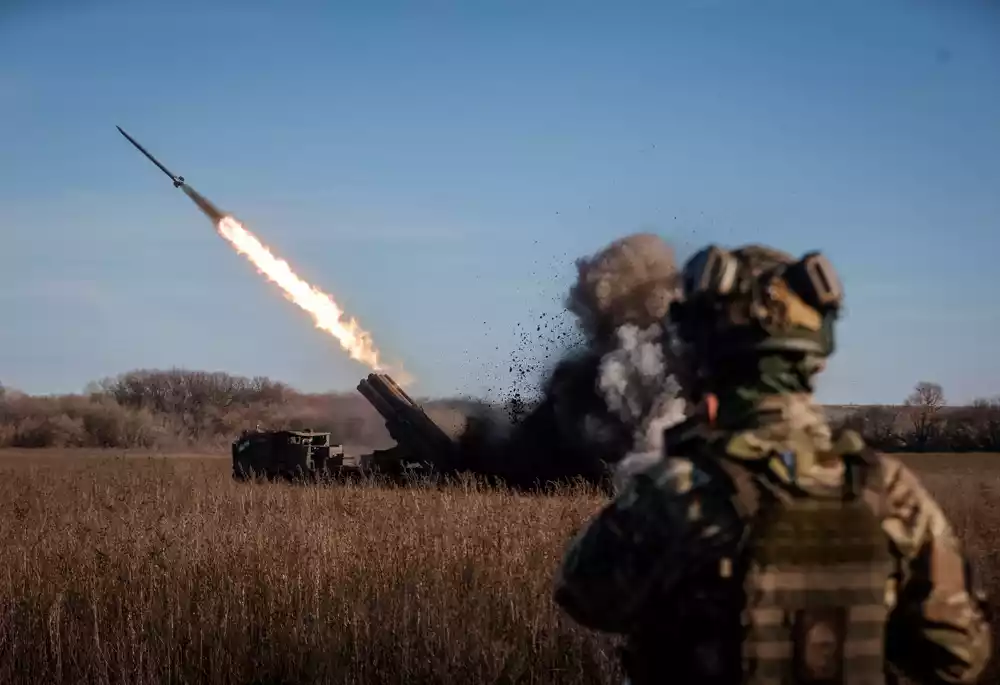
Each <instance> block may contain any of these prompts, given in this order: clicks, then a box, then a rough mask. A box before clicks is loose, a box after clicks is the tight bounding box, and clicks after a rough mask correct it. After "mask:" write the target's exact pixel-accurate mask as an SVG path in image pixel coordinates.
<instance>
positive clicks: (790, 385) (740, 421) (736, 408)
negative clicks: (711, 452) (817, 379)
mask: <svg viewBox="0 0 1000 685" xmlns="http://www.w3.org/2000/svg"><path fill="white" fill-rule="evenodd" d="M724 378H725V379H726V381H727V382H725V383H721V384H719V386H718V387H716V388H715V390H714V393H715V395H716V396H717V397H718V400H719V408H718V415H717V418H716V421H715V424H716V425H717V426H718V427H719V428H723V429H742V428H751V427H755V426H760V425H765V424H768V423H774V422H778V421H782V420H783V418H784V416H786V414H787V410H788V408H789V406H790V405H792V404H795V405H799V406H801V405H808V404H813V396H812V392H813V388H812V375H811V374H809V373H808V372H807V371H805V370H804V369H802V368H801V367H800V365H799V364H796V363H795V362H793V361H791V360H788V359H785V358H783V357H781V356H778V355H776V356H773V357H763V358H761V359H760V360H759V361H758V363H757V365H756V367H755V368H753V369H747V371H746V372H745V373H743V374H740V373H738V371H736V370H734V371H732V372H730V373H729V374H727V375H726V376H725V377H724Z"/></svg>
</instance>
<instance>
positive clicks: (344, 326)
mask: <svg viewBox="0 0 1000 685" xmlns="http://www.w3.org/2000/svg"><path fill="white" fill-rule="evenodd" d="M216 230H218V232H219V235H221V236H222V237H223V238H225V239H226V241H227V242H229V244H230V245H232V246H233V248H235V250H236V251H237V252H239V253H240V254H242V255H243V256H244V257H246V258H247V259H249V260H250V263H252V264H253V265H254V266H255V267H256V268H257V271H258V272H260V273H261V274H263V276H264V277H265V278H267V279H268V280H269V281H271V282H272V283H274V284H275V285H277V286H278V287H279V288H281V290H282V292H283V293H284V295H285V297H286V298H288V299H289V300H291V301H292V302H294V303H295V304H296V305H298V306H299V307H300V308H302V309H304V310H305V311H306V312H308V313H309V315H310V316H312V318H313V321H315V322H316V328H318V329H320V330H322V331H325V332H327V333H329V334H330V335H332V336H333V337H334V338H336V339H337V341H338V342H339V343H340V345H341V347H343V348H344V349H345V350H346V351H347V353H348V354H349V355H350V356H351V358H352V359H354V360H357V361H359V362H361V363H363V364H365V365H367V366H368V367H370V368H371V369H373V370H375V371H379V370H382V369H383V368H384V367H383V366H382V364H381V362H380V361H379V352H378V350H377V349H376V348H375V345H374V343H373V342H372V339H371V335H370V334H369V333H368V332H367V331H365V330H363V329H362V328H361V327H360V326H359V325H358V323H357V321H355V320H354V319H353V318H349V319H347V320H346V321H345V320H344V310H342V309H341V308H340V307H339V306H338V305H337V303H336V302H334V300H333V298H332V297H330V296H329V295H327V294H326V293H324V292H323V291H322V290H319V289H318V288H316V287H315V286H312V285H310V284H309V283H307V282H305V281H304V280H302V279H301V278H299V276H298V275H296V273H295V272H294V271H293V270H292V267H291V266H289V264H288V262H286V261H284V260H283V259H279V258H277V257H275V256H274V255H273V254H271V251H270V250H268V249H267V247H266V246H264V244H263V243H261V242H260V240H259V239H258V238H257V236H255V235H254V234H253V233H251V232H250V231H248V230H247V229H246V228H244V227H243V225H242V224H241V223H240V222H239V221H237V220H236V219H234V218H233V217H231V216H223V217H222V218H221V219H219V220H218V222H217V223H216Z"/></svg>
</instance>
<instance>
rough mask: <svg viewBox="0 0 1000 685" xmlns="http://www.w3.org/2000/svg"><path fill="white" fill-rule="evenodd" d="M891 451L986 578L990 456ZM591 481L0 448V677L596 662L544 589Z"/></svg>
mask: <svg viewBox="0 0 1000 685" xmlns="http://www.w3.org/2000/svg"><path fill="white" fill-rule="evenodd" d="M907 461H909V463H911V464H912V465H913V466H914V467H915V468H917V469H918V470H919V471H920V472H921V473H922V474H923V475H924V477H925V479H926V482H927V483H928V485H929V487H930V488H931V489H932V491H933V492H934V494H935V495H937V496H938V497H939V498H940V500H941V502H942V504H943V506H944V507H945V509H946V510H947V511H948V513H949V514H950V515H951V517H952V518H953V520H954V522H955V524H956V527H957V528H958V529H959V531H960V532H961V533H962V534H963V535H964V536H965V538H966V539H967V540H968V544H969V545H970V547H971V548H972V550H973V551H974V552H975V554H976V555H977V556H978V558H979V560H980V571H981V573H983V574H984V576H985V578H986V581H987V584H988V586H989V589H990V590H991V592H993V593H995V594H996V596H998V597H1000V553H998V552H997V551H995V550H994V548H993V545H992V544H991V542H992V540H993V539H994V538H995V537H996V536H997V535H1000V455H962V456H958V455H922V456H919V457H916V456H914V457H909V458H907ZM600 501H601V500H600V498H599V497H598V496H596V495H595V494H594V493H590V492H587V491H586V490H584V489H582V488H581V489H578V490H576V491H572V492H566V493H565V494H563V495H559V496H550V497H530V496H524V495H516V494H511V493H503V492H497V491H492V490H487V489H483V488H479V487H477V486H475V485H474V484H471V483H470V484H466V485H464V486H454V487H451V488H448V489H445V490H432V489H429V488H396V489H392V488H380V487H375V486H372V485H346V486H341V487H330V488H317V487H313V488H308V487H295V486H288V485H271V484H269V485H244V484H237V483H233V482H232V481H231V480H230V479H229V461H228V460H227V459H225V458H212V457H195V456H183V455H179V456H172V457H150V456H144V455H126V454H109V453H103V454H102V453H87V452H85V451H84V450H66V451H62V452H60V451H46V450H25V451H14V450H6V451H3V452H0V540H2V541H3V546H2V548H0V682H2V683H11V684H15V683H32V684H37V683H108V684H110V683H137V684H146V683H149V684H152V683H158V684H159V683H213V684H214V683H240V684H249V683H260V684H262V685H263V684H264V683H267V684H277V683H306V682H321V683H326V682H329V683H341V682H343V683H355V682H357V683H360V682H365V683H375V682H380V683H401V682H409V683H444V682H448V683H451V682H467V683H515V682H517V683H530V682H539V683H543V682H544V683H588V682H589V683H597V682H613V681H614V680H615V679H617V677H618V675H619V674H618V673H617V671H616V667H615V665H614V659H613V644H612V643H611V642H610V641H608V640H606V639H603V638H599V637H595V636H593V635H591V634H588V633H586V632H584V631H581V630H578V629H576V628H574V627H573V626H572V625H571V624H569V623H568V622H566V621H565V620H563V619H562V618H561V617H560V616H559V615H558V613H557V612H556V611H555V609H554V608H553V606H552V604H551V602H550V600H549V588H550V580H551V573H552V571H553V569H554V567H555V565H556V564H557V562H558V560H559V556H560V554H561V550H562V547H563V545H564V543H565V541H566V539H567V537H568V536H569V535H570V534H571V532H572V531H573V530H574V529H575V528H576V527H577V526H578V525H579V523H580V522H581V521H582V520H583V519H584V518H585V517H587V516H588V515H589V514H590V513H591V512H592V511H594V509H595V508H596V507H598V506H599V504H600ZM995 679H996V671H994V673H993V674H992V676H990V677H988V678H987V679H984V682H994V681H995Z"/></svg>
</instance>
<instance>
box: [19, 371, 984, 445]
mask: <svg viewBox="0 0 1000 685" xmlns="http://www.w3.org/2000/svg"><path fill="white" fill-rule="evenodd" d="M468 404H469V402H467V401H462V400H457V399H450V400H449V399H440V400H434V401H428V402H425V406H426V407H428V409H429V411H430V413H431V414H432V416H433V413H434V411H435V409H442V408H443V409H455V408H458V409H460V410H461V409H462V408H463V405H465V406H467V405H468ZM472 404H475V403H472ZM831 421H832V422H833V423H835V424H837V425H840V426H844V427H848V428H853V429H855V430H857V431H859V432H860V433H861V434H862V435H863V436H864V437H865V438H866V440H867V441H868V442H869V443H870V444H871V445H872V446H873V447H876V448H877V449H881V450H884V451H889V452H900V451H902V452H956V451H989V452H992V451H1000V398H994V399H983V400H977V401H976V402H974V403H972V404H971V405H969V406H950V405H948V404H947V403H946V401H945V395H944V391H943V389H942V388H941V386H940V385H938V384H935V383H929V382H921V383H918V384H917V385H916V387H915V388H914V391H913V392H912V393H911V394H910V396H909V397H907V398H906V400H905V401H904V403H903V404H902V405H900V406H867V407H841V408H839V409H837V410H836V411H834V409H833V408H831ZM254 427H261V428H291V429H303V428H311V429H314V430H321V431H329V432H330V433H331V434H332V435H331V437H332V439H333V440H334V441H335V442H339V443H344V444H350V445H363V446H369V447H382V446H386V445H388V444H391V442H390V440H389V437H388V434H387V433H386V430H385V426H384V424H383V422H382V418H381V417H380V416H379V414H378V413H377V412H376V411H375V410H374V409H373V408H372V407H371V405H369V404H368V403H367V402H366V401H365V400H364V399H363V398H362V397H361V396H360V395H358V394H356V393H353V392H352V393H324V394H315V393H302V392H299V391H297V390H295V389H294V388H291V387H290V386H288V385H286V384H284V383H280V382H278V381H274V380H271V379H269V378H264V377H252V378H248V377H243V376H235V375H231V374H227V373H222V372H206V371H191V370H187V369H167V370H157V369H138V370H134V371H129V372H127V373H123V374H120V375H118V376H115V377H112V378H106V379H104V380H101V381H98V382H95V383H91V384H90V385H89V386H88V387H87V388H86V389H85V391H84V392H83V393H81V394H71V395H47V396H32V395H26V394H24V393H20V392H17V391H14V390H9V389H4V388H3V386H2V385H0V447H101V448H103V447H111V448H142V449H163V450H174V449H194V450H202V449H205V450H218V449H223V448H225V447H226V446H227V445H228V444H229V443H230V442H231V441H232V440H233V438H235V437H236V435H238V434H239V433H240V431H242V430H244V429H247V428H254Z"/></svg>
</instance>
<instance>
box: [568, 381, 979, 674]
mask: <svg viewBox="0 0 1000 685" xmlns="http://www.w3.org/2000/svg"><path fill="white" fill-rule="evenodd" d="M760 409H761V412H760V416H759V417H758V418H759V419H760V420H758V421H756V422H755V423H754V425H752V426H751V427H750V428H743V429H729V430H725V429H724V428H722V427H713V428H712V429H706V427H705V426H704V425H696V424H693V423H692V422H688V423H686V424H683V425H681V426H677V427H675V428H674V429H671V431H668V433H671V432H673V433H674V434H675V435H676V434H677V433H678V432H684V431H687V432H689V433H690V431H696V432H700V433H701V434H702V435H703V436H704V439H705V440H708V441H709V442H710V443H711V445H712V446H713V449H715V450H719V451H720V452H716V453H724V454H726V455H728V457H729V458H731V459H736V460H744V461H746V462H757V463H758V464H766V465H767V468H769V469H770V470H771V471H772V472H773V473H774V474H775V475H776V476H778V479H777V480H778V481H779V482H780V481H782V480H783V481H784V482H786V483H787V484H788V485H789V486H792V485H794V486H795V487H799V488H804V489H806V490H808V488H809V487H810V486H811V485H814V484H820V483H827V484H829V483H830V482H831V481H842V480H843V478H844V468H843V462H842V461H841V460H840V459H837V460H830V459H826V460H824V459H823V455H827V456H829V455H830V454H833V453H834V452H835V451H836V447H837V445H836V444H835V443H836V441H837V440H836V439H835V438H834V436H831V432H830V429H829V426H828V425H827V423H826V421H825V419H824V418H823V415H822V410H821V409H820V408H818V407H816V406H815V405H814V404H812V402H811V398H810V397H809V396H807V395H801V396H796V395H779V396H775V397H773V398H766V399H765V400H764V401H762V402H761V408H760ZM762 417H768V418H766V419H764V418H762ZM840 439H847V440H851V439H853V440H859V438H858V437H857V436H856V435H854V434H845V435H844V436H842V437H841V438H840ZM676 442H677V441H676V440H673V439H671V437H669V436H668V438H667V440H666V449H667V451H668V453H669V451H670V445H671V444H675V443H676ZM681 442H683V440H682V441H681ZM789 449H793V450H795V452H796V454H797V455H798V457H799V458H798V461H797V463H796V465H795V469H794V471H790V470H789V469H787V468H785V466H783V464H782V462H781V461H780V460H778V459H775V458H774V457H775V455H779V454H783V453H786V452H787V451H788V450H789ZM878 458H879V459H880V460H881V469H880V472H881V473H882V475H883V480H884V488H885V492H886V496H887V504H888V511H887V515H886V516H885V517H884V519H883V524H882V528H883V530H884V532H885V535H886V537H887V539H888V541H889V547H890V550H891V552H892V554H893V557H894V559H895V562H894V565H895V572H894V573H893V574H892V576H891V577H890V578H887V579H886V588H887V591H886V601H887V603H888V605H889V608H890V614H889V621H888V625H887V629H886V633H885V634H886V641H885V653H886V658H887V660H888V661H889V665H890V666H891V667H893V668H894V670H896V671H899V672H902V673H903V674H906V675H907V676H909V677H911V678H913V679H915V680H917V681H918V682H942V683H973V682H975V681H976V680H977V678H978V677H979V676H980V674H981V673H982V672H983V670H984V668H985V666H986V664H987V662H988V660H989V657H990V654H991V651H992V635H991V631H990V627H989V622H988V618H987V616H986V603H985V598H984V597H983V595H982V593H981V592H980V591H979V588H978V587H977V586H976V584H975V580H974V578H973V574H972V571H971V564H970V563H969V562H968V560H967V559H966V557H965V555H964V553H963V551H962V546H961V544H960V542H959V540H958V539H957V537H956V535H955V533H954V531H953V530H952V527H951V525H950V524H949V522H948V520H947V519H946V517H945V515H944V514H943V512H942V511H941V509H940V507H939V506H938V504H937V503H936V502H935V501H934V499H933V498H932V497H931V496H930V494H929V493H928V492H927V491H926V489H925V488H924V487H923V486H922V484H921V483H920V481H919V480H918V478H917V477H916V476H915V475H914V474H913V473H912V472H911V471H910V470H909V469H908V468H907V467H905V466H904V465H903V464H901V463H900V462H899V461H897V460H895V459H892V458H890V457H886V456H881V455H880V456H879V457H878ZM719 479H720V474H719V473H718V472H713V471H712V470H711V469H709V470H707V471H705V470H700V469H697V468H694V467H693V464H692V462H691V461H689V460H688V459H687V458H686V457H685V456H684V455H683V454H678V455H670V456H669V457H665V458H663V459H659V460H657V461H655V462H653V463H652V464H650V465H648V466H647V467H645V468H644V469H642V470H640V471H638V472H637V473H635V474H632V475H630V476H629V478H628V479H627V481H626V482H625V484H624V486H623V487H622V488H621V490H620V491H619V493H618V494H617V496H616V497H615V498H614V500H613V501H612V502H610V503H609V504H608V505H607V506H605V507H604V508H603V509H602V510H601V511H600V512H598V513H597V515H596V516H595V517H594V518H593V519H592V520H591V521H590V522H589V523H588V525H587V526H586V527H585V528H584V529H583V530H582V531H581V532H580V533H579V534H578V535H577V536H576V538H575V539H574V540H573V541H572V543H571V544H570V546H569V548H568V550H567V552H566V556H565V558H564V560H563V564H562V566H561V567H560V569H559V570H558V572H557V576H556V580H555V592H554V599H555V601H556V603H557V604H558V605H559V606H560V607H561V608H562V609H563V610H564V611H565V612H566V613H567V614H568V615H569V616H570V617H571V618H573V619H574V620H575V621H577V622H578V623H580V624H582V625H584V626H586V627H589V628H592V629H595V630H601V631H605V632H612V633H619V634H622V635H624V636H627V638H628V639H629V640H633V639H635V638H636V634H637V633H641V632H647V633H648V632H649V630H650V627H651V626H652V627H653V632H654V633H655V634H656V635H657V637H656V640H655V646H653V647H652V649H654V650H656V652H655V654H656V657H655V658H658V659H663V660H665V661H668V662H671V666H668V668H670V669H671V672H672V673H697V670H698V669H697V667H681V666H679V667H678V669H677V670H676V671H675V670H674V669H673V668H672V662H673V661H674V660H676V661H677V662H678V664H679V663H680V662H683V661H688V662H690V661H691V660H693V659H695V658H696V656H695V655H697V654H698V653H699V652H698V645H697V644H693V643H695V642H697V641H699V640H702V639H704V640H710V639H713V638H717V639H723V640H724V639H727V636H731V635H735V632H730V629H731V630H732V631H735V630H737V628H738V621H737V620H736V619H734V617H733V616H732V614H737V615H738V614H739V611H740V607H734V606H728V607H725V606H723V607H722V608H720V606H719V605H718V604H713V603H712V602H711V601H710V599H711V588H704V587H702V585H703V584H702V583H701V581H700V580H699V576H700V575H701V574H700V573H699V569H702V568H704V564H706V563H708V562H710V560H711V559H712V558H713V557H714V556H717V555H718V554H719V553H720V551H722V550H725V549H726V548H731V547H732V546H733V543H734V539H735V537H736V536H737V535H738V533H736V532H733V530H732V529H733V528H738V527H739V526H734V525H733V524H734V522H733V521H731V520H727V516H729V517H730V518H731V514H727V511H728V510H727V509H726V507H724V506H720V505H719V502H721V501H723V500H725V499H726V496H727V495H726V492H725V489H724V488H722V487H721V486H720V485H719V484H718V483H716V482H715V481H716V480H719ZM692 511H698V512H701V513H702V515H701V516H692V515H691V512H692ZM694 519H698V522H697V523H695V522H694ZM706 598H708V599H706ZM713 612H714V614H715V615H712V614H713ZM720 612H721V613H720ZM679 614H682V615H683V619H680V618H679V617H678V615H679ZM726 614H729V615H728V616H727V615H726ZM729 654H730V655H732V654H734V652H731V651H730V652H729ZM727 658H728V657H727ZM701 681H703V682H704V681H705V679H704V678H702V679H701ZM674 682H685V680H684V678H683V676H682V677H680V678H679V679H677V680H675V681H674ZM718 682H732V681H730V680H728V679H726V678H723V679H721V680H719V681H718ZM735 682H738V680H735Z"/></svg>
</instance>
